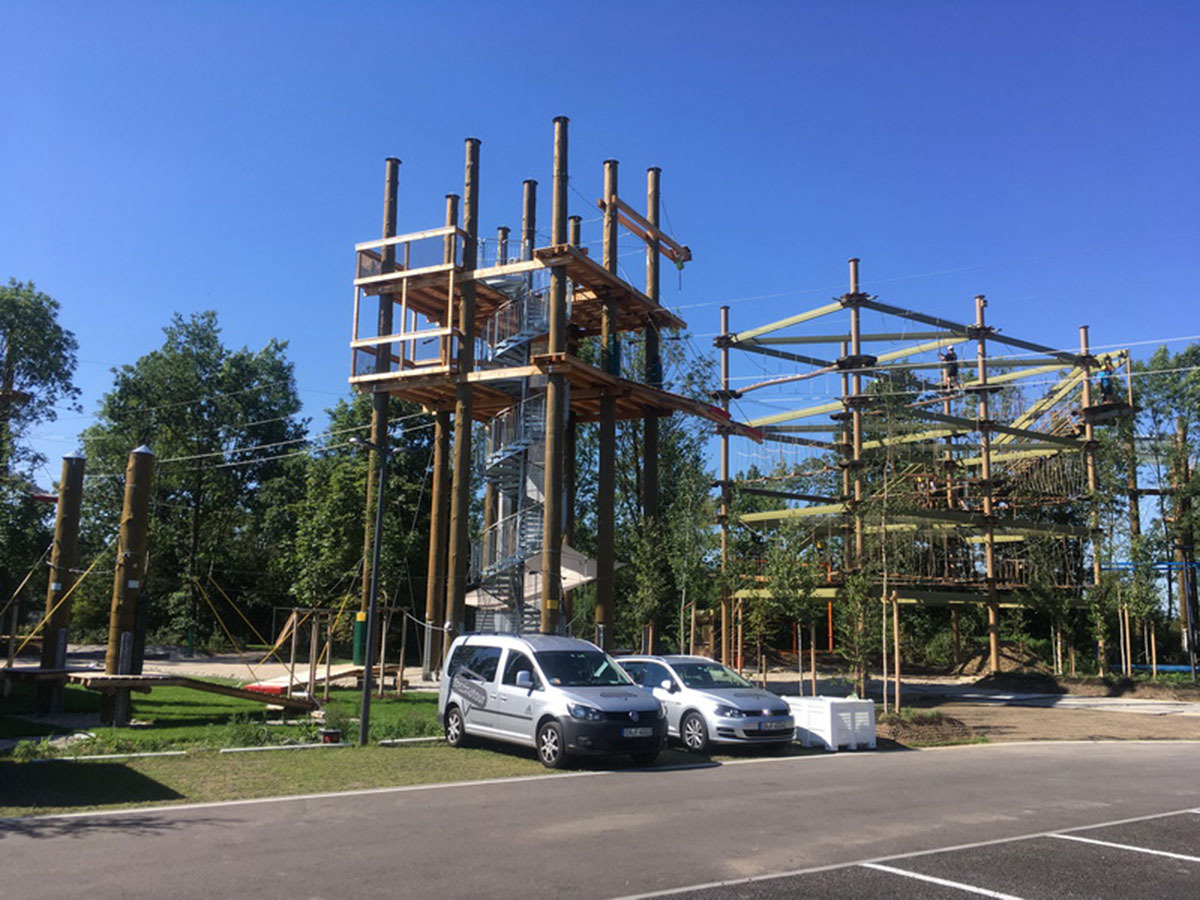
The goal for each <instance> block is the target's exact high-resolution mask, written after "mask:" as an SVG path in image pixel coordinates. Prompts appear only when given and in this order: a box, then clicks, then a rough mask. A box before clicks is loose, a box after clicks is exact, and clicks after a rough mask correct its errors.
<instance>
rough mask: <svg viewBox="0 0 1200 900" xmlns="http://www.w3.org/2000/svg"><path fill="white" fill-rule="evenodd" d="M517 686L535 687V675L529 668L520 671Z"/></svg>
mask: <svg viewBox="0 0 1200 900" xmlns="http://www.w3.org/2000/svg"><path fill="white" fill-rule="evenodd" d="M517 687H519V688H532V687H533V675H531V674H530V673H529V670H528V669H522V670H521V671H520V672H518V673H517Z"/></svg>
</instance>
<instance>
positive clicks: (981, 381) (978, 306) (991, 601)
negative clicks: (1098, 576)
mask: <svg viewBox="0 0 1200 900" xmlns="http://www.w3.org/2000/svg"><path fill="white" fill-rule="evenodd" d="M986 307H987V300H986V299H985V298H984V296H983V294H978V295H977V296H976V297H975V333H976V337H977V342H976V348H975V359H976V360H977V365H978V368H979V373H978V376H977V378H978V389H979V455H980V456H981V457H982V459H983V466H982V468H981V470H980V476H981V477H982V479H983V518H984V523H985V524H984V526H983V529H984V530H983V537H984V559H985V561H986V565H987V569H986V576H987V593H988V603H987V615H988V671H989V672H990V673H991V674H993V675H995V674H997V673H998V672H999V671H1000V606H999V602H998V596H997V592H996V527H995V521H994V520H993V518H992V498H993V490H992V429H991V425H992V422H991V414H990V411H989V402H988V397H989V393H990V392H989V389H988V386H987V383H988V380H987V379H988V371H987V341H986V339H985V335H986V334H987V333H988V331H987V328H986V326H985V325H984V321H983V310H984V309H985V308H986ZM947 474H949V473H947Z"/></svg>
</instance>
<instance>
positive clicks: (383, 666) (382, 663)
mask: <svg viewBox="0 0 1200 900" xmlns="http://www.w3.org/2000/svg"><path fill="white" fill-rule="evenodd" d="M391 627H392V610H391V609H389V610H388V611H387V618H386V619H385V620H384V622H383V626H382V627H381V628H380V629H379V675H378V676H377V678H376V683H377V684H378V685H379V688H378V691H379V693H378V694H376V696H377V697H379V698H380V699H383V693H384V689H385V685H384V683H383V680H384V673H385V672H387V633H388V629H390V628H391Z"/></svg>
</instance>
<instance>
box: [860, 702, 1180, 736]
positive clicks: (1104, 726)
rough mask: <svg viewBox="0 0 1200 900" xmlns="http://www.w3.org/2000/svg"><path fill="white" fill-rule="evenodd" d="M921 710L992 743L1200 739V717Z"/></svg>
mask: <svg viewBox="0 0 1200 900" xmlns="http://www.w3.org/2000/svg"><path fill="white" fill-rule="evenodd" d="M921 707H922V708H925V709H936V710H937V711H938V712H941V713H943V714H944V715H945V716H949V717H951V718H953V719H956V720H958V721H960V722H962V723H963V724H964V725H965V726H967V727H968V728H970V729H971V732H972V734H973V735H974V736H976V737H982V738H986V739H987V740H989V741H1111V740H1122V741H1131V740H1200V716H1182V715H1162V716H1155V715H1146V714H1144V713H1120V712H1107V711H1099V710H1091V709H1043V708H1039V707H1031V706H1000V705H998V704H985V703H955V702H945V703H935V704H926V703H922V704H921ZM880 733H881V734H882V732H880ZM897 740H900V741H901V743H904V740H903V739H902V738H897Z"/></svg>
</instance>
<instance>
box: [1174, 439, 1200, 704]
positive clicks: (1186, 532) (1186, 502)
mask: <svg viewBox="0 0 1200 900" xmlns="http://www.w3.org/2000/svg"><path fill="white" fill-rule="evenodd" d="M1175 438H1176V440H1177V442H1178V460H1177V461H1176V464H1175V466H1174V470H1175V476H1174V481H1175V490H1174V491H1173V492H1172V495H1173V496H1174V498H1175V504H1174V505H1175V562H1176V563H1177V566H1178V573H1179V574H1178V578H1179V624H1180V626H1181V627H1182V629H1183V635H1184V641H1185V642H1186V645H1187V646H1186V648H1185V649H1186V650H1187V654H1188V663H1189V665H1190V668H1191V670H1192V680H1193V681H1195V680H1196V658H1197V651H1198V650H1200V648H1197V646H1196V637H1197V627H1196V624H1197V623H1196V573H1195V572H1193V571H1192V568H1191V563H1192V555H1193V554H1192V551H1193V547H1192V528H1191V514H1192V503H1191V498H1190V497H1189V495H1188V487H1189V485H1190V483H1191V471H1190V468H1191V466H1190V464H1189V461H1188V433H1187V420H1186V419H1185V418H1184V417H1183V416H1180V417H1178V418H1177V419H1176V421H1175Z"/></svg>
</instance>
